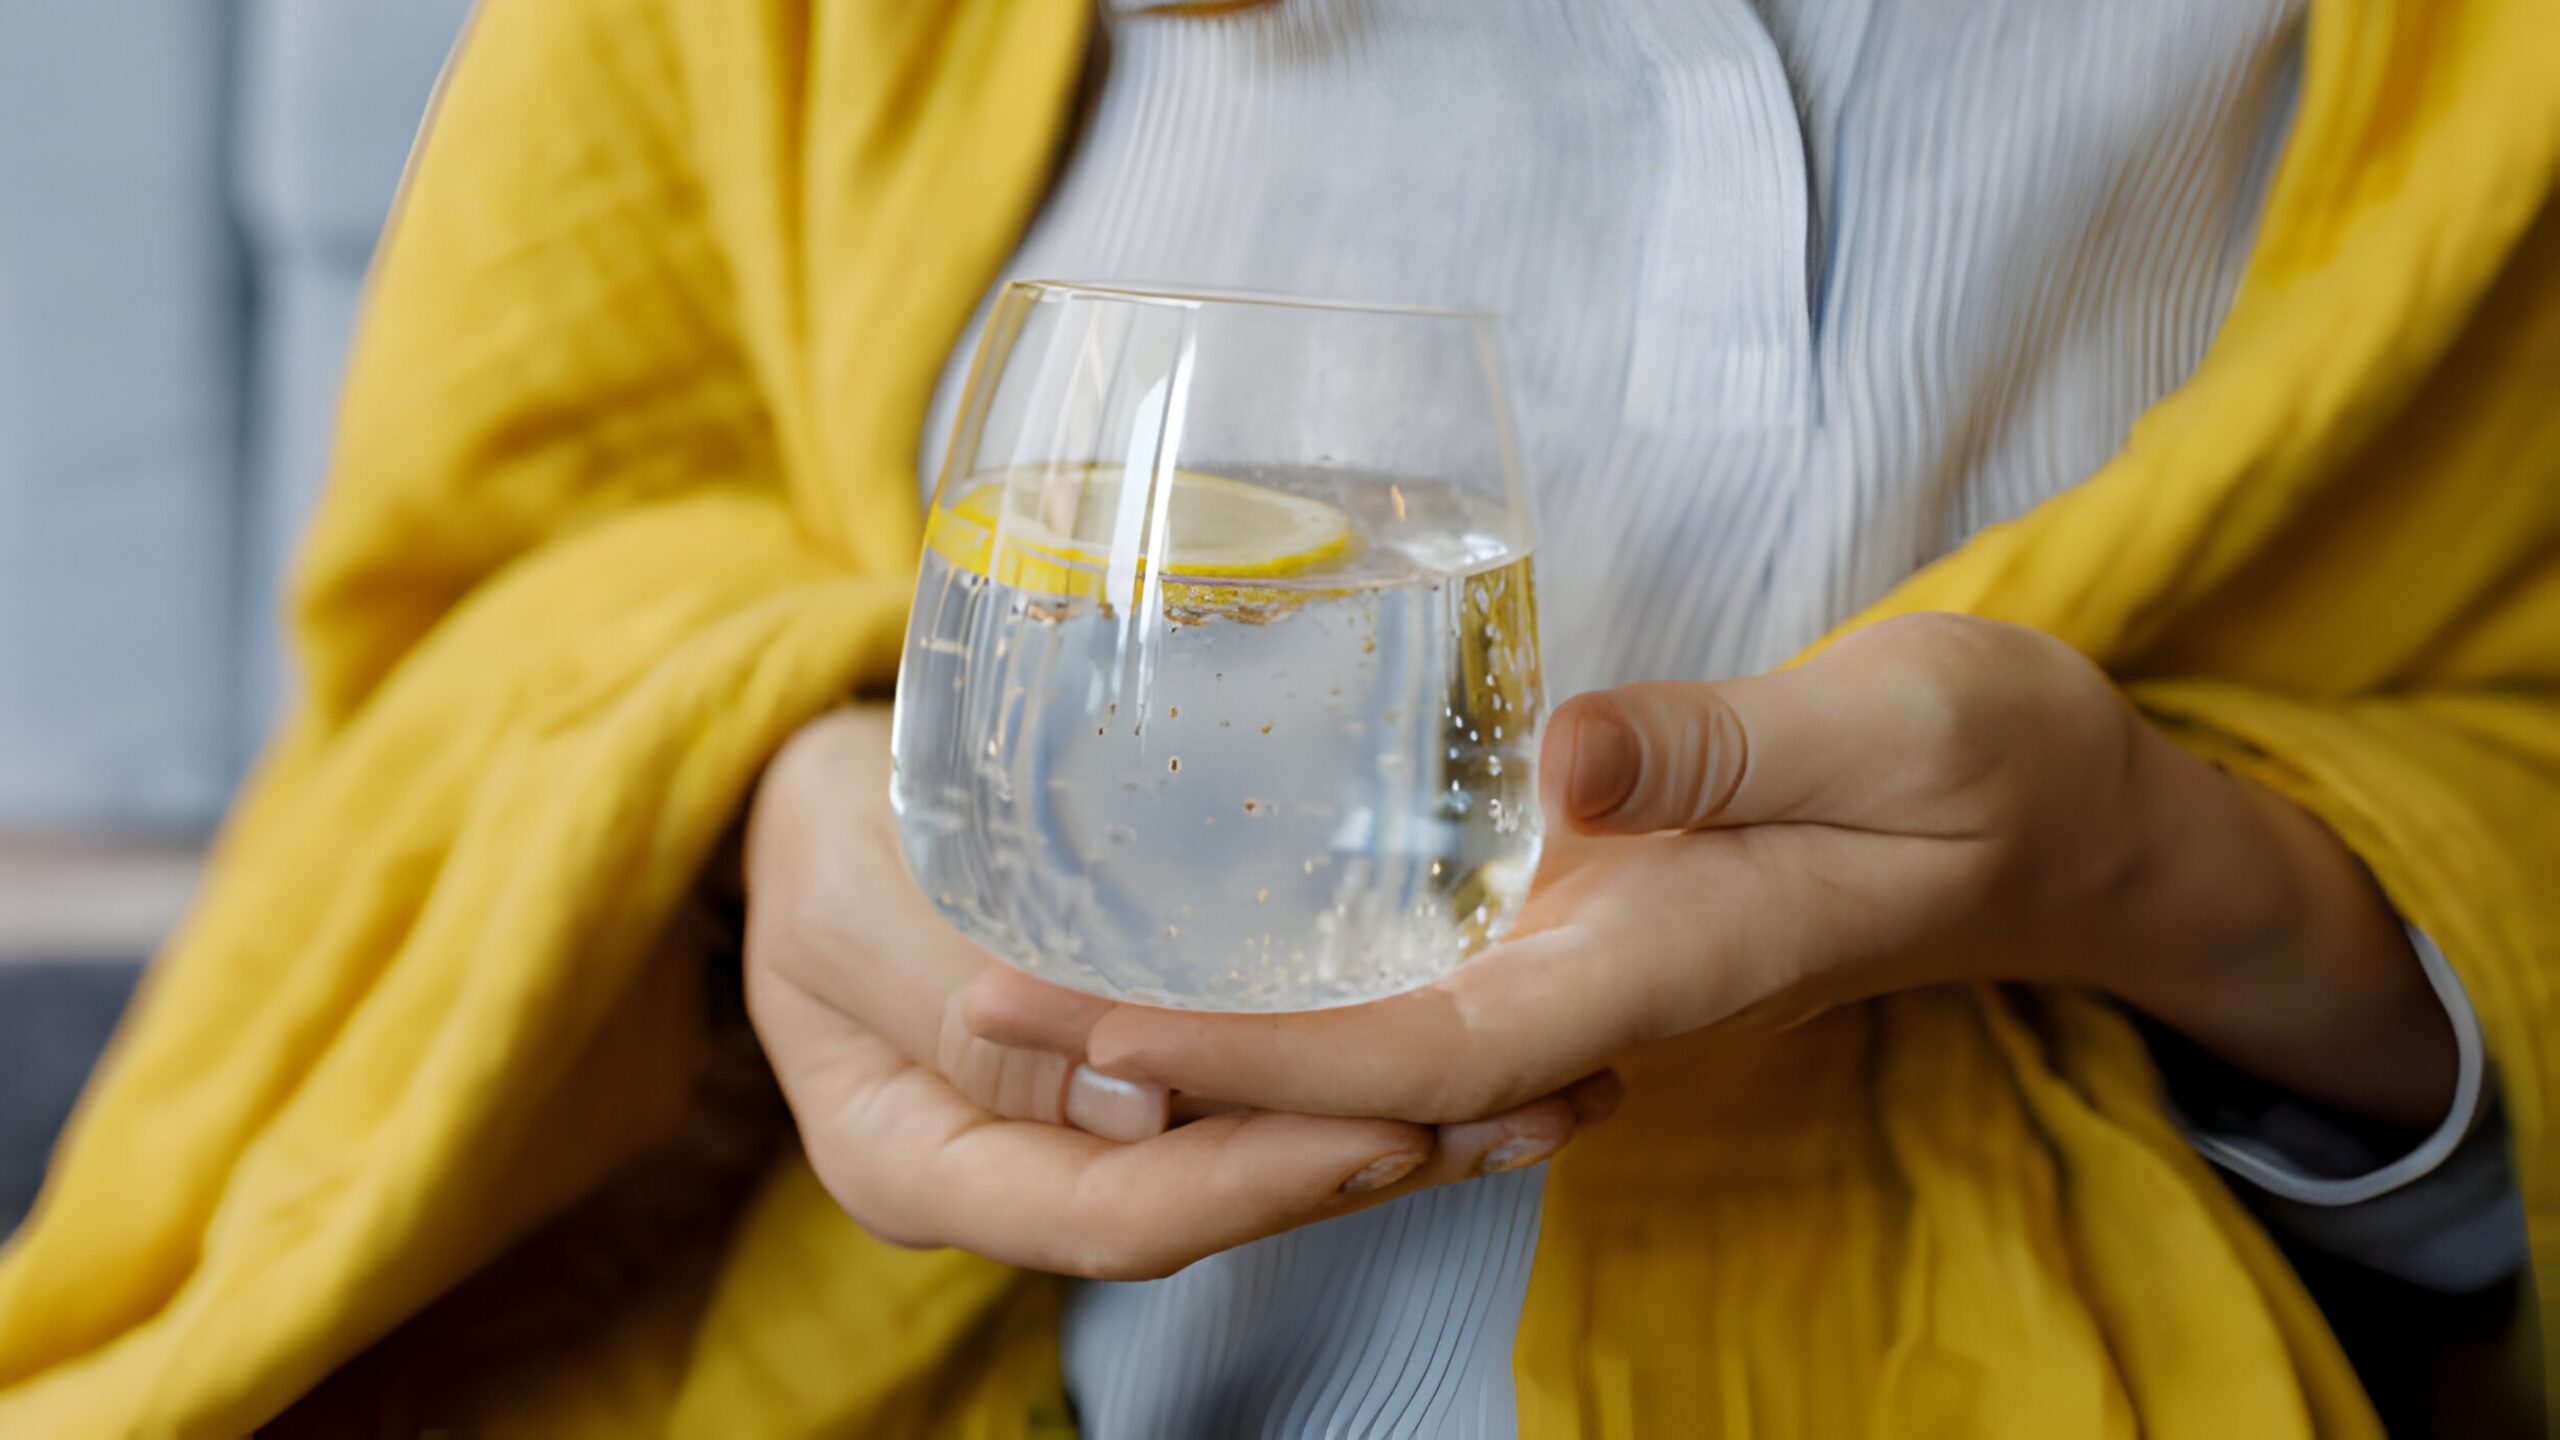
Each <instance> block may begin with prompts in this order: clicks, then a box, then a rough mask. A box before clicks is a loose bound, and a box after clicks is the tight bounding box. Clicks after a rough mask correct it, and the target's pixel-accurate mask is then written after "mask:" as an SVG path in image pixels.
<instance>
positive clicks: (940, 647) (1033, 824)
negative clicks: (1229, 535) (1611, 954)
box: [892, 473, 1543, 1010]
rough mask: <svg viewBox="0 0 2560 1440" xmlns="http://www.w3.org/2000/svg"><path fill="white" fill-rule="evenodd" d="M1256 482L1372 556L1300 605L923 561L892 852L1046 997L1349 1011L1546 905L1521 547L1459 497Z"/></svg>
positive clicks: (1261, 589)
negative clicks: (1532, 904) (1326, 520)
mask: <svg viewBox="0 0 2560 1440" xmlns="http://www.w3.org/2000/svg"><path fill="white" fill-rule="evenodd" d="M1242 478H1249V479H1251V480H1254V481H1256V482H1258V483H1262V484H1269V485H1276V486H1277V487H1278V488H1282V489H1288V490H1294V491H1298V492H1299V493H1305V494H1311V495H1318V496H1321V497H1322V498H1324V499H1325V500H1327V501H1328V503H1332V504H1335V505H1339V506H1341V507H1342V508H1343V509H1344V510H1345V511H1346V512H1347V513H1348V514H1349V515H1350V517H1351V519H1352V522H1353V525H1354V528H1355V531H1356V533H1357V542H1356V543H1355V544H1354V545H1353V546H1352V547H1351V550H1350V551H1349V553H1348V554H1347V555H1345V556H1344V557H1342V558H1340V559H1337V560H1335V561H1332V562H1328V563H1327V564H1325V565H1323V566H1321V567H1319V568H1317V569H1313V570H1309V571H1303V572H1300V573H1296V574H1292V575H1289V576H1288V577H1286V578H1285V579H1254V580H1236V579H1215V580H1211V579H1197V580H1195V579H1190V578H1187V577H1184V576H1182V575H1179V574H1169V575H1167V576H1165V577H1164V579H1163V581H1162V583H1161V584H1160V585H1155V586H1151V587H1149V588H1148V589H1147V590H1146V592H1145V593H1144V596H1143V598H1140V599H1138V600H1136V601H1135V603H1133V604H1131V605H1128V606H1115V605H1112V604H1110V603H1107V600H1106V599H1105V598H1104V597H1103V596H1102V595H1101V593H1100V592H1099V590H1097V589H1096V588H1095V587H1091V586H1087V587H1083V588H1084V590H1085V592H1086V593H1085V595H1084V596H1083V597H1081V598H1078V597H1070V596H1062V595H1058V594H1053V593H1036V592H1034V591H1030V590H1025V589H1022V588H1017V587H1015V586H1013V585H1009V584H1005V583H1002V582H1001V581H999V580H996V579H991V578H989V577H988V576H987V575H985V574H981V573H977V571H975V570H973V569H971V568H969V567H967V566H964V565H961V564H955V563H954V562H953V561H952V560H951V559H950V558H948V557H947V556H946V555H945V554H943V553H941V552H940V551H938V550H935V549H931V548H929V549H928V550H927V551H926V554H925V562H924V574H923V577H922V581H921V584H920V585H919V587H918V590H917V596H916V605H917V613H916V616H915V619H914V621H913V623H912V624H911V627H910V631H909V637H910V638H909V648H908V651H907V654H906V657H905V662H904V665H903V667H902V669H901V671H900V673H899V680H898V708H897V720H896V754H897V770H896V779H895V781H894V783H893V787H892V798H893V800H894V802H895V804H896V807H897V812H898V821H899V830H900V834H901V836H902V838H903V840H904V842H905V847H906V853H907V860H908V864H909V865H910V866H911V867H912V869H913V870H914V873H915V876H916V879H917V881H918V882H919V883H920V884H921V885H922V886H923V888H924V891H925V893H926V894H927V895H928V896H930V897H931V898H932V900H933V902H934V903H935V904H936V905H937V906H938V907H940V909H941V910H942V913H943V914H944V915H946V916H948V917H949V918H950V919H951V921H952V922H953V923H954V924H956V925H958V926H959V927H960V928H961V929H962V930H963V931H965V932H966V933H967V934H968V935H969V936H970V937H971V938H972V939H974V940H976V941H977V942H978V943H979V944H981V945H984V946H985V947H987V948H988V949H989V950H991V951H993V952H994V953H995V954H996V955H998V956H1000V957H1002V958H1003V959H1005V960H1007V961H1010V962H1012V963H1013V964H1015V965H1017V966H1020V967H1021V968H1022V969H1024V970H1027V971H1029V972H1031V973H1033V974H1035V975H1039V976H1041V977H1043V978H1045V979H1048V980H1052V981H1055V982H1056V983H1059V984H1062V985H1068V986H1072V987H1075V988H1077V989H1081V990H1089V991H1093V992H1096V993H1099V994H1104V995H1111V996H1115V997H1119V998H1122V999H1127V1000H1133V1001H1138V1002H1143V1003H1147V1004H1154V1005H1173V1006H1185V1007H1190V1008H1197V1009H1217V1010H1289V1009H1311V1008H1316V1007H1321V1006H1330V1005H1341V1004H1349V1003H1353V1002H1357V1001H1361V1000H1367V999H1374V998H1377V997H1379V996H1383V995H1389V994H1393V993H1396V992H1398V991H1401V990H1406V989H1410V988H1412V987H1414V986H1416V985H1419V984H1422V983H1425V982H1427V981H1429V980H1431V979H1433V978H1435V977H1437V976H1439V975H1441V974H1443V973H1445V972H1446V971H1448V970H1449V969H1450V968H1451V967H1453V966H1455V965H1456V964H1457V963H1458V962H1459V961H1461V960H1462V959H1464V958H1465V957H1466V956H1467V955H1468V954H1470V953H1472V952H1473V951H1475V950H1476V949H1478V948H1480V947H1481V946H1482V945H1484V944H1485V943H1486V942H1487V941H1488V940H1489V939H1491V938H1493V937H1495V936H1497V935H1498V934H1500V933H1501V931H1502V929H1503V928H1504V926H1505V924H1506V923H1507V922H1508V921H1509V920H1510V918H1511V916H1512V913H1513V911H1514V910H1515V908H1516V907H1517V906H1518V904H1519V901H1520V899H1521V896H1522V894H1523V893H1524V892H1525V891H1526V889H1527V888H1528V882H1529V876H1530V872H1531V870H1532V869H1533V868H1534V866H1535V864H1536V859H1537V852H1538V840H1539V818H1538V809H1537V778H1536V770H1535V765H1536V757H1537V728H1538V720H1539V716H1540V714H1541V713H1542V700H1543V697H1542V695H1541V692H1540V685H1539V672H1538V642H1537V605H1536V601H1535V598H1534V596H1533V594H1532V592H1531V582H1530V560H1529V555H1528V554H1527V552H1526V551H1525V550H1523V549H1520V548H1517V547H1516V546H1514V545H1513V544H1512V543H1511V542H1509V541H1508V540H1506V539H1504V538H1502V537H1505V536H1507V535H1510V534H1512V533H1516V527H1514V526H1512V525H1510V524H1508V523H1506V517H1505V516H1503V515H1502V514H1501V513H1500V512H1499V507H1495V506H1491V505H1489V504H1488V502H1486V501H1484V500H1482V499H1480V498H1477V497H1472V496H1469V495H1467V494H1465V493H1463V492H1460V491H1457V490H1454V489H1450V488H1446V487H1438V488H1435V487H1432V486H1429V485H1424V484H1417V483H1413V482H1390V481H1388V480H1385V479H1378V480H1375V481H1374V482H1361V483H1346V480H1345V477H1343V476H1342V475H1340V474H1338V473H1323V474H1320V475H1307V476H1297V477H1293V476H1291V475H1288V474H1285V473H1284V474H1277V475H1275V474H1271V473H1255V474H1252V475H1249V476H1246V477H1242ZM1177 551H1178V547H1177ZM999 573H1004V572H1003V571H1002V570H1001V567H999ZM1149 602H1152V608H1151V610H1150V611H1149V612H1148V613H1144V614H1133V613H1132V612H1135V611H1137V610H1138V609H1139V608H1140V607H1141V606H1143V605H1147V604H1149ZM1133 620H1134V621H1135V622H1136V623H1131V622H1132V621H1133Z"/></svg>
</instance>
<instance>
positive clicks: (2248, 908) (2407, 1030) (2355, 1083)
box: [2088, 725, 2455, 1124]
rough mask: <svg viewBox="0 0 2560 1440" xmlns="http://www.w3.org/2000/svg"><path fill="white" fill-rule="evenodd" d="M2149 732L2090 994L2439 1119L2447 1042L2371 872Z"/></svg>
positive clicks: (2285, 1080) (2324, 1097) (2276, 799)
mask: <svg viewBox="0 0 2560 1440" xmlns="http://www.w3.org/2000/svg"><path fill="white" fill-rule="evenodd" d="M2142 729H2143V736H2142V739H2141V740H2140V742H2139V744H2140V746H2141V753H2140V758H2139V759H2138V760H2137V762H2136V765H2135V767H2134V773H2135V780H2136V784H2135V787H2134V791H2133V793H2134V794H2135V795H2136V796H2137V797H2138V798H2137V800H2136V802H2135V804H2134V806H2133V808H2134V809H2135V811H2136V812H2137V814H2136V817H2135V818H2134V820H2133V821H2132V823H2131V824H2130V825H2129V826H2128V828H2127V835H2128V840H2127V844H2128V859H2127V860H2126V862H2125V863H2123V864H2122V865H2120V866H2119V867H2118V870H2117V873H2118V876H2119V882H2118V883H2117V885H2116V886H2115V887H2114V889H2113V892H2112V894H2111V896H2110V899H2109V901H2108V903H2107V904H2106V905H2105V906H2104V907H2103V909H2102V911H2101V918H2100V921H2099V923H2097V924H2096V925H2093V926H2090V927H2088V928H2089V930H2090V931H2091V932H2092V933H2093V934H2094V935H2095V936H2096V937H2097V943H2096V945H2095V950H2094V954H2093V957H2092V960H2091V964H2092V967H2093V970H2092V974H2093V977H2094V978H2093V981H2092V983H2094V984H2095V985H2096V986H2097V987H2098V988H2100V989H2102V990H2105V991H2107V992H2108V993H2110V994H2112V995H2113V996H2114V997H2115V998H2116V999H2118V1000H2120V1001H2122V1002H2124V1003H2125V1004H2127V1005H2130V1006H2132V1007H2134V1008H2136V1009H2139V1010H2141V1011H2143V1012H2145V1013H2147V1014H2149V1015H2151V1016H2152V1017H2153V1018H2155V1019H2157V1020H2160V1021H2161V1022H2163V1023H2165V1024H2167V1025H2169V1026H2170V1027H2171V1028H2173V1029H2176V1030H2178V1031H2180V1032H2181V1033H2183V1034H2185V1035H2186V1036H2187V1037H2188V1038H2189V1039H2191V1040H2194V1041H2196V1042H2197V1043H2198V1044H2200V1045H2202V1046H2203V1047H2204V1048H2205V1049H2207V1050H2208V1051H2211V1052H2213V1053H2215V1054H2217V1055H2218V1056H2220V1057H2221V1058H2222V1059H2224V1060H2226V1061H2228V1062H2230V1063H2233V1064H2236V1065H2238V1066H2240V1067H2241V1068H2243V1069H2246V1070H2249V1071H2251V1072H2253V1073H2256V1074H2258V1075H2260V1076H2261V1077H2263V1078H2265V1079H2267V1080H2270V1081H2273V1082H2274V1083H2277V1084H2279V1085H2283V1086H2286V1087H2287V1088H2290V1089H2293V1090H2295V1091H2297V1092H2298V1093H2301V1094H2304V1095H2306V1096H2308V1097H2310V1098H2313V1099H2316V1100H2320V1101H2323V1102H2326V1103H2330V1104H2334V1105H2338V1106H2341V1107H2343V1108H2346V1109H2350V1110H2354V1111H2357V1112H2359V1113H2364V1114H2369V1115H2373V1116H2376V1117H2378V1118H2382V1119H2385V1120H2393V1121H2401V1122H2405V1123H2409V1124H2424V1123H2427V1122H2429V1121H2430V1120H2432V1119H2433V1118H2435V1116H2437V1115H2439V1114H2441V1112H2442V1110H2443V1108H2444V1106H2445V1104H2446V1103H2447V1101H2448V1099H2449V1097H2450V1095H2451V1093H2452V1088H2453V1080H2454V1072H2455V1062H2454V1051H2453V1044H2452V1032H2451V1027H2450V1025H2449V1023H2448V1022H2447V1020H2446V1018H2445V1015H2444V1011H2443V1006H2442V1004H2441V1002H2440V1001H2438V1000H2437V998H2436V996H2435V994H2434V991H2433V988H2432V987H2431V986H2430V984H2429V982H2428V980H2427V977H2426V973H2425V970H2424V969H2423V967H2421V966H2420V965H2419V963H2418V959H2417V955H2416V952H2415V951H2414V950H2413V949H2412V948H2411V946H2410V944H2409V939H2408V934H2407V931H2406V930H2405V929H2404V928H2403V927H2402V925H2401V923H2400V920H2399V917H2398V916H2397V915H2396V914H2395V913H2394V912H2393V911H2392V909H2391V907H2390V905H2389V903H2388V902H2387V901H2386V900H2385V899H2384V897H2383V896H2382V894H2381V891H2380V889H2379V887H2377V886H2376V885H2375V884H2374V882H2373V879H2372V877H2371V876H2370V875H2369V874H2368V873H2367V872H2366V871H2365V869H2364V867H2363V865H2362V863H2361V862H2360V861H2358V860H2357V858H2356V857H2355V855H2354V853H2353V852H2352V851H2350V850H2348V849H2347V847H2346V846H2345V844H2344V843H2343V842H2341V841H2340V840H2339V839H2338V838H2337V837H2336V835H2335V834H2333V833H2332V832H2331V831H2330V830H2329V829H2328V827H2327V826H2326V825H2324V824H2323V823H2322V822H2321V821H2320V820H2319V819H2318V818H2317V817H2315V816H2313V815H2311V814H2310V813H2309V812H2307V811H2305V810H2303V809H2301V808H2300V807H2298V806H2296V805H2294V804H2293V803H2292V802H2291V801H2288V800H2286V799H2285V798H2284V797H2282V796H2280V795H2278V794H2276V793H2275V792H2273V791H2271V790H2268V789H2266V788H2265V787H2263V786H2260V785H2257V784H2255V783H2253V782H2251V781H2249V780H2246V779H2244V778H2241V777H2239V776H2235V775H2232V774H2229V773H2227V772H2225V771H2222V770H2220V769H2217V768H2215V767H2213V766H2210V765H2207V764H2205V763H2204V762H2203V761H2200V760H2198V759H2196V758H2195V757H2193V756H2191V755H2189V754H2187V753H2186V752H2185V751H2183V750H2181V749H2179V748H2178V747H2177V746H2176V745H2175V744H2173V743H2172V742H2170V741H2169V740H2168V738H2167V737H2165V736H2163V735H2160V734H2159V733H2158V732H2157V731H2154V730H2151V729H2150V727H2148V726H2147V725H2146V726H2143V727H2142Z"/></svg>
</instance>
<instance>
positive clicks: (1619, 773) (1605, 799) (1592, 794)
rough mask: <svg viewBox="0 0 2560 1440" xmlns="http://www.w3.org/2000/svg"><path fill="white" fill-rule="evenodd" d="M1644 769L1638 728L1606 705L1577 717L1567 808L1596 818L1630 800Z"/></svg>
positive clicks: (1575, 814) (1579, 817)
mask: <svg viewBox="0 0 2560 1440" xmlns="http://www.w3.org/2000/svg"><path fill="white" fill-rule="evenodd" d="M1643 769H1644V745H1643V743H1642V742H1640V741H1639V740H1637V739H1636V732H1635V731H1634V730H1633V729H1631V728H1629V727H1628V725H1627V722H1626V721H1624V720H1621V719H1619V718H1618V717H1617V716H1616V715H1615V714H1613V713H1611V712H1610V711H1609V710H1608V709H1607V707H1606V706H1604V705H1594V706H1592V707H1590V708H1589V709H1586V710H1583V711H1581V712H1579V713H1578V714H1577V715H1576V716H1575V718H1574V730H1573V761H1572V769H1571V772H1570V773H1569V774H1568V775H1567V776H1566V779H1565V797H1564V803H1565V808H1566V809H1568V810H1570V811H1572V812H1573V817H1574V818H1575V819H1577V820H1596V819H1598V818H1600V817H1601V816H1603V815H1606V814H1608V813H1609V812H1610V811H1612V810H1615V809H1617V808H1618V807H1619V806H1621V805H1623V804H1625V803H1626V802H1627V797H1628V796H1630V795H1632V794H1634V793H1635V788H1636V779H1637V776H1638V775H1639V774H1640V773H1642V771H1643Z"/></svg>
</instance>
